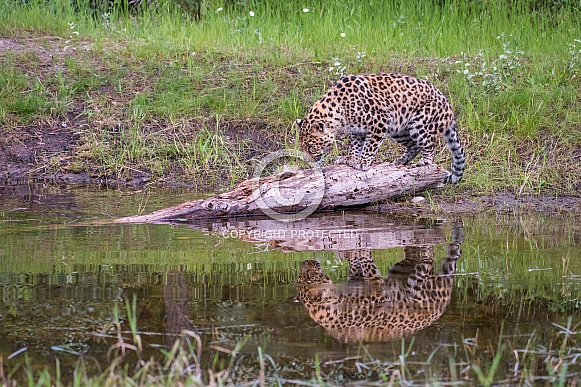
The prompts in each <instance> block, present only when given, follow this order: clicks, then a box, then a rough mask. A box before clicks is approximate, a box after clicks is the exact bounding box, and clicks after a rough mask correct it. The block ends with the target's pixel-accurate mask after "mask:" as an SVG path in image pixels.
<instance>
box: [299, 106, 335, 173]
mask: <svg viewBox="0 0 581 387" xmlns="http://www.w3.org/2000/svg"><path fill="white" fill-rule="evenodd" d="M296 124H297V126H298V127H299V143H300V146H301V150H302V151H303V153H306V154H307V155H309V156H310V157H312V158H313V160H315V162H317V163H318V162H320V161H321V158H322V157H323V155H324V154H325V153H327V152H329V151H330V150H331V147H332V146H333V141H334V139H335V136H334V133H333V131H332V130H330V128H329V127H328V124H327V123H326V122H325V121H324V120H322V119H313V118H311V117H310V115H309V116H307V117H306V118H305V119H304V120H297V121H296Z"/></svg>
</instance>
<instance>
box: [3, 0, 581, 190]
mask: <svg viewBox="0 0 581 387" xmlns="http://www.w3.org/2000/svg"><path fill="white" fill-rule="evenodd" d="M303 3H304V2H302V3H300V2H298V1H294V0H293V1H285V2H266V1H258V0H257V1H236V2H230V1H226V2H219V1H203V2H198V3H196V4H198V5H199V7H198V8H196V7H194V8H195V9H196V10H197V11H196V12H195V14H194V15H193V14H190V13H188V10H189V9H191V7H189V8H188V6H186V4H185V3H184V4H180V3H179V2H164V1H154V2H148V3H147V4H149V5H145V3H143V4H141V5H139V6H135V7H134V8H132V9H128V8H126V7H123V6H119V4H121V3H118V2H112V3H110V4H111V6H106V5H105V4H104V3H99V4H100V6H99V7H93V8H91V7H90V6H87V5H85V4H81V3H78V2H70V1H67V0H50V1H38V0H31V1H28V2H24V3H23V2H15V1H12V0H3V1H2V2H0V36H3V38H2V47H3V48H4V49H3V50H0V61H1V62H2V66H0V123H1V124H2V131H3V132H4V135H5V136H4V137H7V138H8V139H9V140H12V141H19V139H20V137H19V133H20V132H21V131H22V129H23V128H27V127H38V126H39V125H42V124H48V125H52V126H56V125H63V123H64V124H66V126H67V128H68V130H70V131H72V132H74V134H75V135H76V136H78V141H77V142H75V144H72V149H71V150H70V152H69V153H67V154H57V155H54V154H53V155H50V157H49V156H46V157H38V158H37V160H36V163H37V165H35V168H37V169H40V170H44V171H47V172H57V171H65V172H66V171H70V172H88V173H89V174H90V175H91V176H101V177H102V176H113V177H120V178H130V176H131V175H132V174H133V173H135V172H146V173H151V174H152V175H153V177H154V179H155V178H158V179H160V178H161V177H168V176H169V177H173V178H174V179H182V180H187V181H190V182H192V183H194V184H198V185H206V186H207V185H210V186H215V185H231V184H233V183H235V182H237V181H239V180H241V179H244V178H247V177H248V176H249V175H250V174H251V173H252V163H253V162H254V160H257V159H260V158H261V157H263V156H264V155H265V154H267V153H268V152H270V151H274V150H277V149H281V148H285V147H287V148H289V147H295V146H296V131H295V128H293V126H292V122H294V120H295V119H296V118H300V117H301V116H303V115H304V114H305V113H306V111H307V109H308V107H309V106H310V104H312V103H313V102H314V101H315V100H316V99H317V98H318V97H319V96H320V95H322V93H323V92H324V91H325V89H326V88H327V87H328V86H329V84H330V83H331V82H332V81H333V80H335V79H336V78H337V77H338V76H340V75H342V74H345V73H355V72H364V73H365V72H376V71H393V72H405V73H408V74H411V75H415V76H419V77H423V78H427V79H429V80H431V81H433V82H434V83H436V84H437V86H439V87H440V88H441V89H442V90H443V91H444V92H445V93H446V94H447V95H448V96H449V98H450V99H451V101H452V103H453V105H454V107H455V110H456V112H457V114H458V116H459V122H460V124H461V127H462V130H461V133H460V135H461V140H462V141H463V143H464V145H465V148H466V154H467V156H468V167H467V172H466V175H465V180H464V183H463V185H462V186H461V187H460V188H458V187H453V188H448V189H449V190H450V191H451V192H455V191H457V190H463V191H464V190H466V188H469V189H472V190H473V191H474V192H476V193H482V192H495V191H499V190H505V189H509V190H511V191H513V192H515V193H518V194H525V193H546V192H556V193H561V194H566V193H574V192H577V191H578V189H579V184H580V182H579V176H581V170H579V163H578V162H577V161H578V158H579V153H580V152H581V136H580V135H579V126H580V125H581V103H580V101H579V88H580V84H581V82H580V73H581V43H580V40H581V11H580V9H579V6H578V4H576V3H575V2H567V1H563V2H561V1H559V2H556V1H533V0H530V1H518V2H516V1H515V2H501V1H494V2H475V1H472V2H462V1H452V0H450V1H425V2H414V1H393V2H392V1H390V2H357V1H349V0H346V1H341V2H324V1H313V2H311V3H310V4H306V3H305V4H303ZM307 3H309V2H307ZM61 130H62V129H61ZM399 151H400V150H399V149H398V146H397V145H395V144H392V143H391V142H389V143H388V144H386V145H384V150H383V151H382V152H381V153H382V154H383V155H384V156H383V157H384V160H391V159H393V158H394V156H395V154H396V153H397V152H399ZM447 157H448V155H447V152H446V151H445V149H444V147H442V151H441V152H440V154H439V159H438V162H439V163H441V164H444V165H447V164H448V162H449V160H446V158H447Z"/></svg>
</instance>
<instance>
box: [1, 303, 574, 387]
mask: <svg viewBox="0 0 581 387" xmlns="http://www.w3.org/2000/svg"><path fill="white" fill-rule="evenodd" d="M138 328H139V327H138V319H137V314H136V303H135V300H134V301H133V303H131V302H129V301H126V302H125V307H121V308H120V307H118V306H116V307H115V308H114V310H113V313H112V316H111V319H110V322H109V323H107V324H105V325H104V326H103V327H101V328H100V329H99V330H98V331H96V332H95V334H94V336H95V339H96V341H97V342H104V343H106V344H107V345H108V347H109V349H108V351H107V358H108V361H107V364H109V365H108V366H101V365H100V364H99V362H98V360H97V359H94V358H93V359H91V358H90V357H89V356H86V355H85V354H84V352H83V351H79V350H77V349H76V348H73V347H67V346H61V347H53V348H52V349H53V351H55V352H57V353H65V354H67V355H69V356H70V355H73V356H77V357H78V360H77V361H76V365H75V367H74V370H73V372H72V373H69V372H66V371H63V368H62V367H61V362H60V361H59V357H56V358H55V360H54V365H51V366H43V367H41V368H38V367H37V366H36V365H35V364H32V362H31V361H30V359H29V358H28V356H27V354H26V348H24V350H21V351H17V352H15V353H13V354H11V355H10V356H9V359H8V360H10V359H15V358H16V359H18V358H19V357H20V358H21V359H22V360H21V361H17V362H15V361H14V360H12V361H11V362H10V364H15V365H11V366H9V367H7V366H6V365H5V364H4V362H3V359H2V358H1V357H0V382H2V384H3V385H6V386H9V385H17V384H18V383H27V384H28V385H35V386H62V385H72V386H93V385H107V386H109V385H139V386H150V385H151V386H154V385H156V386H157V385H159V386H166V385H167V386H173V385H193V386H205V385H212V386H215V385H230V384H236V385H285V384H293V385H299V386H314V385H316V386H327V385H337V384H345V383H349V382H350V383H355V384H359V383H361V384H364V385H385V384H386V383H388V385H412V384H478V385H482V386H491V385H523V384H524V385H528V384H535V385H536V384H538V385H570V384H575V383H577V382H578V381H579V379H580V378H581V369H580V366H579V364H578V360H579V357H581V348H580V347H579V346H578V341H577V340H576V337H577V336H578V335H579V326H573V324H572V321H571V319H570V320H569V321H568V323H567V324H566V325H564V326H561V325H556V326H555V328H556V329H554V330H553V332H552V333H550V334H548V337H545V334H543V333H540V332H539V333H532V334H528V335H526V337H522V335H518V334H503V328H501V330H500V334H499V340H498V341H496V342H491V341H489V340H487V339H485V338H480V337H479V336H478V334H477V335H476V336H475V337H466V338H463V339H462V340H461V341H458V342H455V343H453V344H449V345H438V346H435V347H432V350H431V352H430V351H428V352H424V351H421V350H419V351H416V348H417V347H418V343H415V341H414V340H413V339H411V340H410V339H402V340H401V342H400V344H399V347H400V349H399V352H398V351H397V346H398V344H397V343H394V344H395V345H394V349H395V351H394V356H393V360H379V359H376V358H374V357H373V356H372V355H371V354H370V353H369V352H368V351H367V349H366V345H365V344H364V343H361V347H360V350H359V351H357V352H358V353H357V354H356V355H354V356H351V357H349V358H345V359H339V360H332V361H324V360H322V359H321V358H320V357H319V356H318V355H317V356H315V357H314V358H302V357H292V358H285V357H284V356H279V357H273V356H270V355H268V354H267V353H266V352H265V351H264V350H263V348H262V347H261V346H259V347H257V348H256V349H254V350H253V349H249V348H246V347H245V346H246V343H247V341H248V340H247V339H245V338H242V337H241V338H239V340H238V342H237V343H236V345H234V347H233V348H226V347H224V346H223V345H220V344H218V343H214V344H212V343H210V344H204V342H203V339H202V338H201V336H200V335H199V334H197V333H196V332H193V331H188V330H184V331H182V332H181V334H180V335H179V336H176V337H168V342H167V343H166V344H165V345H161V346H160V345H157V344H151V343H148V341H147V339H146V337H147V334H144V333H143V332H141V331H139V329H138ZM547 342H549V343H550V344H549V345H548V346H547V345H546V344H545V343H547Z"/></svg>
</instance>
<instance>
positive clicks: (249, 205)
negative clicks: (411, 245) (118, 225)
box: [115, 163, 447, 223]
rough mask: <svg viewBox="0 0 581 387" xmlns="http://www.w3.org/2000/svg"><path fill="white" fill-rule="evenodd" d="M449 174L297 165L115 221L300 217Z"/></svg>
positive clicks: (435, 183)
mask: <svg viewBox="0 0 581 387" xmlns="http://www.w3.org/2000/svg"><path fill="white" fill-rule="evenodd" d="M446 176H447V172H446V171H445V170H444V169H442V168H440V167H438V166H437V165H428V166H424V167H418V168H407V167H402V166H394V165H392V164H391V163H386V164H380V165H376V166H373V167H371V168H370V169H369V170H367V171H358V170H355V169H353V168H351V167H349V166H346V165H330V166H327V167H325V168H323V169H319V168H311V169H294V170H285V171H283V172H281V173H278V174H275V175H272V176H267V177H260V178H254V179H250V180H246V181H243V182H242V183H241V184H240V185H238V186H237V187H236V188H234V189H233V190H231V191H228V192H224V193H221V194H218V195H215V196H212V197H210V198H207V199H203V200H196V201H190V202H186V203H182V204H180V205H179V206H175V207H170V208H164V209H161V210H158V211H155V212H153V213H151V214H148V215H138V216H129V217H126V218H121V219H117V220H115V221H116V222H122V223H169V222H180V221H181V222H191V221H194V220H196V219H203V218H224V217H235V216H249V215H267V216H269V217H271V218H273V219H276V220H281V221H295V220H300V219H303V218H305V217H307V216H308V215H310V214H311V213H313V212H315V211H329V210H337V209H341V208H349V207H356V206H362V205H366V204H370V203H377V202H381V201H385V200H388V199H393V198H397V197H401V196H404V195H416V194H418V193H419V192H422V191H425V190H428V189H434V188H439V187H442V186H443V184H444V180H445V179H446Z"/></svg>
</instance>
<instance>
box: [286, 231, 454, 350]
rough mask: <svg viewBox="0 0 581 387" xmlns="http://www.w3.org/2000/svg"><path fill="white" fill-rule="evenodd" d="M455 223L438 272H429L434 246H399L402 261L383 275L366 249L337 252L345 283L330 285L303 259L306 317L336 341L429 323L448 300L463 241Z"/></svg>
mask: <svg viewBox="0 0 581 387" xmlns="http://www.w3.org/2000/svg"><path fill="white" fill-rule="evenodd" d="M463 239H464V238H463V229H462V226H461V225H460V224H457V225H455V227H454V229H453V236H452V243H450V244H449V245H448V246H447V255H446V258H445V259H444V261H443V263H442V270H441V272H440V274H439V275H437V274H435V272H434V247H433V245H423V246H407V247H404V259H403V260H402V261H400V262H398V263H396V264H395V265H393V266H392V267H391V268H390V269H389V273H388V274H387V276H386V277H385V278H382V277H381V274H380V272H379V269H378V268H377V265H376V263H375V261H374V260H373V257H372V253H371V250H365V249H362V250H356V251H355V250H352V251H343V252H337V256H338V257H339V258H343V259H346V260H347V261H348V262H349V283H347V284H343V285H333V284H332V283H331V280H330V279H329V277H328V276H326V275H325V274H324V273H323V272H322V271H321V266H320V265H319V263H318V262H317V261H315V260H307V261H305V262H303V265H302V269H301V273H300V274H299V277H298V279H297V283H298V284H299V285H300V286H299V287H298V290H297V298H296V299H297V300H298V301H300V302H302V303H303V304H304V306H305V307H306V309H307V311H308V312H309V315H310V316H311V318H312V319H313V320H314V321H315V322H316V323H317V324H319V325H321V326H323V327H324V328H325V329H326V330H327V331H328V332H329V333H330V334H331V335H332V336H333V337H335V338H336V339H338V340H340V341H344V342H350V341H358V340H365V341H389V340H394V339H399V338H402V337H405V336H408V335H411V334H413V333H415V332H416V331H418V330H420V329H423V328H425V327H427V326H429V325H431V324H432V323H433V322H434V321H436V320H437V319H438V318H439V317H440V316H441V315H442V314H443V313H444V310H445V308H446V306H447V305H448V304H449V303H450V295H451V293H452V285H453V281H454V278H453V276H451V275H452V274H454V273H455V271H456V260H457V259H458V258H459V257H460V254H461V252H460V245H461V243H462V241H463Z"/></svg>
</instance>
